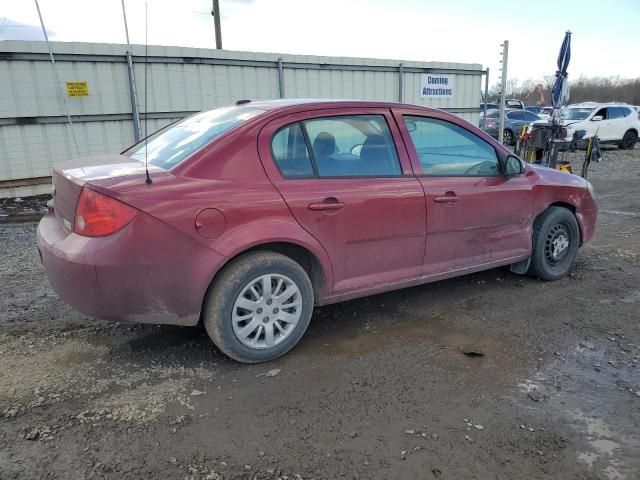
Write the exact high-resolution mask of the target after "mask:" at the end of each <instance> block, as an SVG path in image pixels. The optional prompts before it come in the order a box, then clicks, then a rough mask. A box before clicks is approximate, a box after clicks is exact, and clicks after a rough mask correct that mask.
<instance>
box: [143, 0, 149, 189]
mask: <svg viewBox="0 0 640 480" xmlns="http://www.w3.org/2000/svg"><path fill="white" fill-rule="evenodd" d="M148 10H149V7H148V4H147V2H144V171H145V173H146V174H147V179H146V180H145V182H146V184H147V185H151V177H150V176H149V151H148V150H149V131H148V125H149V110H148V109H147V105H148V103H147V97H148V95H149V94H148V82H147V64H148V63H149V26H148V23H149V18H148V17H149V13H148Z"/></svg>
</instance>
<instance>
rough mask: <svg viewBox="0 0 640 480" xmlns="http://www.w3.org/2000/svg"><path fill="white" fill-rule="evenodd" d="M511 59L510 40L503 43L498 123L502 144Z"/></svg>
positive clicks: (499, 138) (499, 139)
mask: <svg viewBox="0 0 640 480" xmlns="http://www.w3.org/2000/svg"><path fill="white" fill-rule="evenodd" d="M508 59H509V40H505V41H504V42H503V43H502V60H500V61H501V62H502V68H501V70H502V82H501V85H500V113H499V115H498V117H499V120H498V121H499V123H498V141H499V142H500V143H502V140H503V136H504V103H505V98H504V97H505V90H506V89H507V62H508Z"/></svg>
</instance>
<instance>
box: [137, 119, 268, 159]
mask: <svg viewBox="0 0 640 480" xmlns="http://www.w3.org/2000/svg"><path fill="white" fill-rule="evenodd" d="M261 113H264V110H260V109H258V108H250V107H224V108H216V109H215V110H209V111H208V112H201V113H197V114H195V115H192V116H190V117H187V118H185V119H184V120H181V121H180V122H178V123H174V124H173V125H170V126H168V127H167V128H165V129H163V130H160V131H159V132H157V133H155V134H153V135H152V136H151V137H149V139H148V140H147V142H146V145H145V142H142V143H139V144H138V145H135V146H134V147H132V148H131V149H130V150H129V151H128V152H127V153H128V155H129V156H130V157H131V158H134V159H136V160H141V161H144V159H145V156H146V157H147V158H148V161H149V165H155V166H156V167H161V168H165V169H170V168H171V167H175V166H176V165H178V164H179V163H180V162H182V161H183V160H185V159H186V158H187V157H188V156H189V155H191V154H192V153H194V152H196V151H197V150H200V149H201V148H202V147H204V146H205V145H207V144H208V143H209V142H211V141H213V140H215V139H216V138H218V137H219V136H220V135H222V134H223V133H224V132H226V131H227V130H229V129H230V128H232V127H235V126H236V125H239V124H240V123H243V122H246V121H247V120H249V119H250V118H253V117H255V116H256V115H260V114H261Z"/></svg>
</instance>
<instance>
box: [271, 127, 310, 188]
mask: <svg viewBox="0 0 640 480" xmlns="http://www.w3.org/2000/svg"><path fill="white" fill-rule="evenodd" d="M271 152H272V154H273V159H274V160H275V162H276V165H277V166H278V169H279V170H280V173H282V176H283V177H312V176H313V166H312V165H311V158H310V157H309V152H308V151H307V144H306V143H305V140H304V135H303V134H302V129H301V128H300V124H299V123H294V124H292V125H289V126H286V127H284V128H281V129H280V130H278V132H277V133H276V134H275V135H274V136H273V140H272V142H271Z"/></svg>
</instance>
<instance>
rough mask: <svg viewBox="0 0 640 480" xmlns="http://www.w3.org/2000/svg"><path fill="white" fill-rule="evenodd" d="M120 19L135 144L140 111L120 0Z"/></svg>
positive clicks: (137, 139)
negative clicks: (125, 55) (125, 41)
mask: <svg viewBox="0 0 640 480" xmlns="http://www.w3.org/2000/svg"><path fill="white" fill-rule="evenodd" d="M122 19H123V20H124V34H125V36H126V37H127V74H128V78H129V97H130V98H131V115H132V117H133V137H134V138H135V141H136V143H137V142H139V141H140V110H139V109H138V92H137V91H136V77H135V74H134V72H133V59H132V58H131V42H130V41H129V26H128V25H127V11H126V9H125V7H124V0H122Z"/></svg>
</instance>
